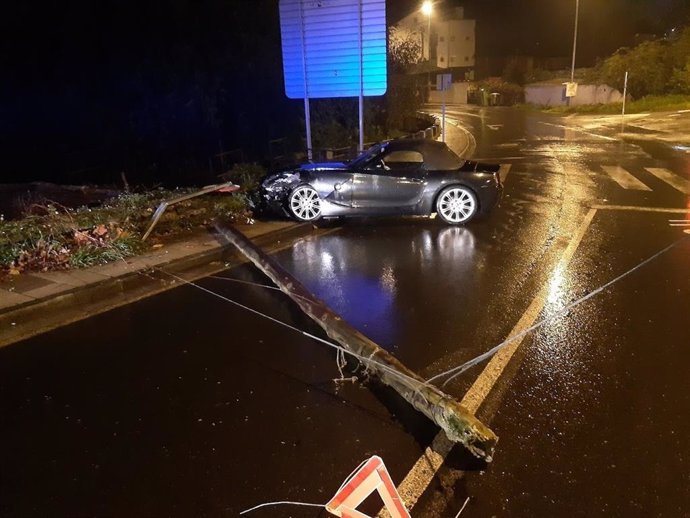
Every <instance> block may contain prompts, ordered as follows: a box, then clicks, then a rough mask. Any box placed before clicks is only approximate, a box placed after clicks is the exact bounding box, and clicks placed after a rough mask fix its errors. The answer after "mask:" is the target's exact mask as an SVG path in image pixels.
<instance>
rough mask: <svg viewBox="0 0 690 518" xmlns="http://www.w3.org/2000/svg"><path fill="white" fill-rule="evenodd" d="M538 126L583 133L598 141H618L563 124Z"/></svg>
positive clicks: (550, 123) (548, 123) (546, 123)
mask: <svg viewBox="0 0 690 518" xmlns="http://www.w3.org/2000/svg"><path fill="white" fill-rule="evenodd" d="M539 124H543V125H545V126H554V127H556V128H562V129H566V130H570V131H576V132H578V133H584V134H585V135H589V136H590V137H596V138H600V139H604V140H612V141H614V142H615V141H617V140H618V139H615V138H613V137H607V136H605V135H598V134H597V133H592V132H591V131H585V130H583V129H581V128H574V127H572V126H566V125H564V124H554V123H552V122H541V121H540V122H539Z"/></svg>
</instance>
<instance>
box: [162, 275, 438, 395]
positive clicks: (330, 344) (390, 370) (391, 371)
mask: <svg viewBox="0 0 690 518" xmlns="http://www.w3.org/2000/svg"><path fill="white" fill-rule="evenodd" d="M157 270H158V271H159V272H161V273H163V274H165V275H168V276H170V277H172V278H173V279H176V280H178V281H181V282H183V283H185V284H188V285H190V286H193V287H195V288H197V289H199V290H201V291H203V292H206V293H208V294H209V295H213V296H214V297H217V298H219V299H221V300H223V301H225V302H228V303H230V304H233V305H235V306H237V307H239V308H242V309H244V310H246V311H249V312H250V313H254V314H255V315H258V316H260V317H263V318H265V319H268V320H270V321H271V322H274V323H276V324H278V325H281V326H283V327H287V328H288V329H290V330H292V331H295V332H296V333H300V334H301V335H304V336H306V337H307V338H311V339H312V340H315V341H317V342H320V343H322V344H324V345H327V346H328V347H332V348H333V349H335V350H337V351H339V353H342V354H349V355H350V356H353V357H355V358H357V359H358V360H360V361H361V362H362V363H363V364H364V365H366V362H370V363H373V364H375V365H377V366H378V367H380V368H381V369H382V370H384V371H386V372H388V373H389V374H392V375H393V376H397V377H398V378H401V379H404V380H408V381H411V382H413V385H428V384H427V383H426V382H424V381H419V380H418V379H416V378H413V377H411V376H408V375H407V374H404V373H402V372H399V371H397V370H395V369H393V368H392V367H389V366H388V365H385V364H383V363H381V362H379V361H376V360H374V359H373V358H371V357H369V356H366V357H365V356H362V355H360V354H357V353H355V352H353V351H350V350H349V349H346V348H345V347H342V346H340V345H338V344H335V343H333V342H329V341H328V340H324V339H323V338H320V337H318V336H316V335H313V334H311V333H309V332H307V331H303V330H301V329H299V328H297V327H295V326H293V325H291V324H288V323H287V322H283V321H282V320H278V319H277V318H275V317H272V316H270V315H267V314H266V313H262V312H261V311H259V310H257V309H254V308H251V307H249V306H246V305H244V304H242V303H240V302H237V301H236V300H233V299H231V298H229V297H226V296H224V295H221V294H220V293H216V292H215V291H213V290H210V289H208V288H205V287H203V286H201V285H200V284H197V283H195V282H192V281H188V280H187V279H184V278H182V277H179V276H178V275H175V274H174V273H170V272H166V271H165V270H161V269H160V268H158V269H157ZM281 293H282V292H281ZM415 392H416V394H417V395H418V396H419V397H420V398H422V399H424V400H425V401H427V399H426V398H425V397H424V395H423V394H422V393H421V392H419V391H418V390H416V391H415ZM427 403H428V401H427Z"/></svg>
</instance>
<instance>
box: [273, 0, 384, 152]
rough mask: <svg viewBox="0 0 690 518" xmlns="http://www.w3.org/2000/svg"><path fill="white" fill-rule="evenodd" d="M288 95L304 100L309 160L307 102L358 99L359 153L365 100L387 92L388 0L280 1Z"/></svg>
mask: <svg viewBox="0 0 690 518" xmlns="http://www.w3.org/2000/svg"><path fill="white" fill-rule="evenodd" d="M279 9H280V30H281V36H282V48H283V72H284V77H285V93H286V95H287V96H288V97H289V98H290V99H304V111H305V122H306V127H307V148H308V149H307V152H308V155H309V157H310V159H311V147H312V146H311V121H310V116H309V99H322V98H337V97H356V98H358V101H359V102H358V108H359V133H360V138H359V149H360V151H361V150H363V148H364V97H365V96H373V95H383V94H384V93H386V89H387V81H388V73H387V70H386V2H385V0H322V1H318V2H315V1H312V0H280V2H279Z"/></svg>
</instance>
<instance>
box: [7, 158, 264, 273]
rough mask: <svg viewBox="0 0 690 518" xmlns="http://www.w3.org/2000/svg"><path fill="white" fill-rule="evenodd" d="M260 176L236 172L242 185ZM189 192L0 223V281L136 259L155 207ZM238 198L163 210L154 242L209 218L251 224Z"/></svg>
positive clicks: (49, 209)
mask: <svg viewBox="0 0 690 518" xmlns="http://www.w3.org/2000/svg"><path fill="white" fill-rule="evenodd" d="M260 172H262V170H260V168H256V167H249V168H245V169H241V168H238V170H237V174H238V175H240V176H241V175H245V178H246V179H247V181H249V180H251V179H253V178H255V177H256V175H258V174H259V173H260ZM189 192H192V191H191V190H176V191H168V190H162V189H159V190H155V191H149V192H147V193H142V194H123V195H121V196H119V197H118V198H115V199H113V200H111V201H110V202H108V203H106V204H104V205H102V206H101V207H97V208H88V207H82V208H79V209H68V208H65V207H61V206H57V205H52V204H48V205H46V206H42V207H36V206H34V207H33V210H34V211H38V209H39V208H40V214H30V215H27V216H26V217H24V218H22V219H20V220H15V221H0V275H2V274H7V273H11V274H17V273H20V272H22V271H48V270H60V269H67V268H82V267H88V266H94V265H97V264H105V263H108V262H112V261H116V260H120V259H125V258H127V257H131V256H133V255H136V254H139V253H141V252H142V251H144V250H145V249H146V248H147V245H146V244H145V243H144V242H143V241H142V240H141V236H142V235H143V233H144V232H145V231H146V229H147V228H148V226H149V224H150V222H151V216H152V214H153V211H154V210H155V208H156V207H157V206H158V205H159V204H160V202H161V201H163V200H166V199H171V198H175V197H178V196H181V195H183V194H187V193H189ZM247 207H248V206H247V199H246V197H245V195H244V194H242V193H240V194H232V195H221V194H218V195H213V194H207V195H204V196H201V197H199V198H194V199H191V200H188V201H185V202H181V203H178V204H175V205H173V206H171V207H170V208H168V210H167V211H166V212H165V214H164V216H163V217H162V218H161V220H160V223H159V224H158V226H157V227H156V230H155V236H153V238H154V239H160V238H161V236H179V235H181V234H184V233H185V232H189V231H192V230H196V229H200V228H204V227H206V226H207V225H208V224H209V223H210V222H211V221H212V220H214V219H215V218H219V217H220V218H224V219H229V220H231V221H240V222H243V223H246V222H248V221H249V220H251V217H252V214H251V212H250V211H249V209H248V208H247Z"/></svg>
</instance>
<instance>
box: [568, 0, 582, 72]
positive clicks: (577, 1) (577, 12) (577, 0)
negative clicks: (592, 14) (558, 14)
mask: <svg viewBox="0 0 690 518" xmlns="http://www.w3.org/2000/svg"><path fill="white" fill-rule="evenodd" d="M579 19H580V0H575V33H574V34H573V63H572V66H571V67H570V82H571V83H574V82H575V56H576V54H577V25H578V21H579Z"/></svg>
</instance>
